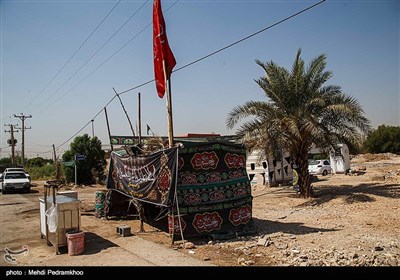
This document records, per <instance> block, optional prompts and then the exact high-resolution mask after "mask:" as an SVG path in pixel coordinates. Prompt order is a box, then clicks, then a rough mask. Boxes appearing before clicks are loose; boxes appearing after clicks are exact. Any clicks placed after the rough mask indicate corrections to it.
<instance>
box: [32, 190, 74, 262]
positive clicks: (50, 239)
mask: <svg viewBox="0 0 400 280" xmlns="http://www.w3.org/2000/svg"><path fill="white" fill-rule="evenodd" d="M46 200H47V202H46V203H45V198H39V204H40V233H41V237H42V238H46V240H47V243H48V244H49V245H50V244H51V245H53V246H54V247H55V249H56V253H57V254H58V253H59V247H62V246H66V245H67V237H66V233H67V232H71V231H75V230H80V227H81V213H80V200H78V199H76V198H73V197H68V196H64V195H56V196H55V200H54V199H53V196H51V195H50V196H47V199H46ZM54 201H55V203H56V207H57V213H58V223H57V230H56V232H54V233H53V232H49V230H48V225H47V217H46V210H47V209H49V208H50V207H51V205H52V203H53V202H54Z"/></svg>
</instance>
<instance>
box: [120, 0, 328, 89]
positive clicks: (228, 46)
mask: <svg viewBox="0 0 400 280" xmlns="http://www.w3.org/2000/svg"><path fill="white" fill-rule="evenodd" d="M325 1H326V0H322V1H320V2H318V3H316V4H314V5H311V6H309V7H307V8H305V9H303V10H301V11H299V12H297V13H295V14H292V15H291V16H288V17H286V18H284V19H282V20H280V21H277V22H275V23H274V24H271V25H269V26H267V27H265V28H263V29H261V30H259V31H257V32H254V33H252V34H250V35H248V36H246V37H244V38H242V39H240V40H237V41H235V42H233V43H231V44H229V45H227V46H225V47H223V48H220V49H218V50H216V51H214V52H212V53H209V54H207V55H205V56H203V57H200V58H198V59H196V60H194V61H192V62H189V63H188V64H185V65H183V66H181V67H179V68H177V69H175V70H174V71H172V72H173V73H174V72H178V71H179V70H182V69H184V68H186V67H189V66H191V65H193V64H195V63H197V62H200V61H202V60H204V59H206V58H209V57H211V56H213V55H216V54H217V53H220V52H222V51H224V50H226V49H229V48H230V47H233V46H235V45H237V44H239V43H241V42H243V41H246V40H247V39H250V38H251V37H254V36H256V35H258V34H260V33H262V32H264V31H267V30H268V29H271V28H272V27H275V26H277V25H279V24H281V23H283V22H285V21H288V20H289V19H291V18H294V17H296V16H298V15H300V14H302V13H304V12H306V11H308V10H310V9H312V8H314V7H316V6H318V5H320V4H322V3H323V2H325ZM154 81H155V79H152V80H150V81H147V82H145V83H143V84H141V85H139V86H135V87H133V88H130V89H127V90H124V91H122V92H120V93H119V94H124V93H126V92H129V91H132V90H134V89H137V88H139V87H141V86H143V85H147V84H149V83H151V82H154Z"/></svg>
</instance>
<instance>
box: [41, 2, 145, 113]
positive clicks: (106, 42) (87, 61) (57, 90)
mask: <svg viewBox="0 0 400 280" xmlns="http://www.w3.org/2000/svg"><path fill="white" fill-rule="evenodd" d="M147 2H149V0H146V2H144V4H142V5H141V6H140V7H139V9H137V10H136V11H135V12H134V13H133V14H132V15H131V16H130V17H129V18H128V19H127V20H126V21H125V22H124V23H123V24H122V25H121V26H120V27H119V28H118V29H117V31H115V32H114V34H113V35H111V37H109V38H108V39H107V40H106V41H105V42H104V43H103V45H101V46H100V48H98V49H97V50H96V51H95V52H94V53H93V54H92V55H91V56H90V57H89V58H88V59H87V60H86V61H85V62H84V63H83V64H82V65H81V67H79V69H78V70H76V71H75V72H74V73H73V74H72V75H71V76H70V77H69V78H68V79H67V80H66V81H65V82H64V83H63V84H62V85H61V86H59V87H58V88H57V89H56V90H55V91H54V92H53V93H52V94H51V95H50V97H49V98H47V101H48V100H50V99H51V98H52V97H53V96H54V95H55V94H56V93H57V92H59V91H60V90H61V89H62V88H63V87H64V86H65V85H66V84H67V83H68V82H69V81H70V80H71V79H72V78H73V77H75V75H76V74H78V73H79V71H81V70H82V68H83V67H85V66H86V65H87V64H88V63H89V62H90V61H91V60H92V59H93V57H95V56H96V55H97V54H98V53H99V51H101V50H102V49H103V48H104V47H105V46H106V45H107V44H108V43H109V42H110V41H111V40H112V38H114V36H115V35H117V34H118V33H119V32H120V31H121V29H122V28H123V27H124V26H125V25H126V24H127V23H128V22H129V21H130V20H131V19H132V18H133V17H134V16H135V15H137V13H138V12H139V11H140V10H141V9H143V7H144V6H145V5H146V4H147ZM64 95H65V94H64ZM64 95H63V96H64ZM45 102H46V101H45ZM45 102H44V103H45ZM44 103H42V105H43V104H44ZM39 108H40V106H39V107H38V109H39Z"/></svg>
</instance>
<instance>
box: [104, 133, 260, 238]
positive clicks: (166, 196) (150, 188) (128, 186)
mask: <svg viewBox="0 0 400 280" xmlns="http://www.w3.org/2000/svg"><path fill="white" fill-rule="evenodd" d="M180 142H181V144H183V148H182V147H179V148H172V149H167V150H163V151H159V152H156V153H153V154H151V155H148V156H137V157H134V156H133V157H132V156H130V157H126V158H121V157H120V156H118V155H117V154H115V153H113V154H112V156H111V164H110V173H109V178H108V186H107V187H108V188H111V189H114V190H118V191H119V192H121V193H124V194H125V195H128V196H130V197H131V198H137V199H140V200H142V201H143V202H145V203H146V202H148V203H152V204H151V205H150V204H147V205H146V204H145V206H146V207H147V212H146V213H147V221H146V222H148V223H150V224H153V225H156V226H158V227H161V229H163V230H168V231H169V232H170V233H172V232H175V234H178V235H179V234H180V226H181V227H182V229H183V233H184V236H185V237H189V236H198V235H208V234H213V233H224V232H237V231H240V230H242V229H243V227H244V226H245V225H247V224H248V223H249V222H250V221H251V220H252V196H251V186H250V181H249V178H248V175H247V172H246V151H245V148H244V146H242V145H239V144H234V143H228V142H224V141H216V142H207V141H202V142H196V141H188V140H186V141H184V140H182V141H180ZM176 161H177V164H176ZM176 167H177V168H178V170H177V172H176V169H174V168H176ZM139 170H141V173H140V172H139ZM138 173H140V174H143V175H138ZM174 174H177V176H174ZM143 178H145V179H146V180H143ZM141 180H143V181H141ZM175 191H176V196H175ZM152 205H153V206H152ZM155 205H157V208H155ZM159 206H161V208H163V207H164V208H166V209H164V211H166V212H167V215H164V219H161V218H159V215H158V214H159V213H160V212H161V211H163V209H160V208H159ZM110 209H112V207H110ZM167 217H168V218H167ZM179 217H180V220H179V219H178V218H179Z"/></svg>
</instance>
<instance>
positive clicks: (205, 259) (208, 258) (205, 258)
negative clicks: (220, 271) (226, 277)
mask: <svg viewBox="0 0 400 280" xmlns="http://www.w3.org/2000/svg"><path fill="white" fill-rule="evenodd" d="M209 260H211V258H210V257H204V258H203V261H209Z"/></svg>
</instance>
